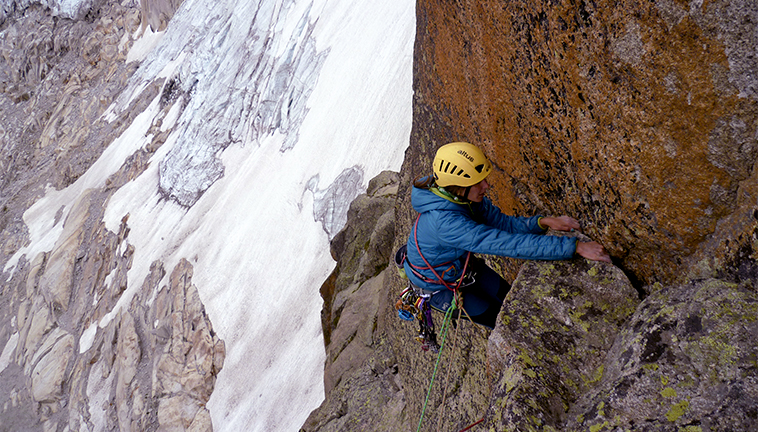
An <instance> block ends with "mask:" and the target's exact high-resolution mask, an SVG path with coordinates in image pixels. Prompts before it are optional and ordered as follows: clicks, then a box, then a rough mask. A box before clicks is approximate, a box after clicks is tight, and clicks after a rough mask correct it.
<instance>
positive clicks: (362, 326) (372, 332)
mask: <svg viewBox="0 0 758 432" xmlns="http://www.w3.org/2000/svg"><path fill="white" fill-rule="evenodd" d="M398 179H399V178H398V175H397V173H393V172H389V171H385V172H383V173H381V174H380V175H378V176H377V177H375V178H374V179H372V180H371V181H370V182H369V186H368V189H367V191H366V194H364V195H361V196H359V197H358V198H356V199H355V200H354V201H353V203H352V204H351V206H350V210H349V212H348V220H347V224H346V225H345V228H344V229H343V230H342V231H340V232H339V233H337V235H336V236H335V237H334V239H333V240H332V242H331V250H332V256H333V257H334V258H335V260H336V261H337V266H336V268H335V269H334V271H333V272H332V275H331V276H330V277H329V279H328V280H327V281H326V282H325V283H324V285H323V286H322V287H321V295H322V297H323V298H324V308H323V310H322V324H323V328H324V342H325V344H326V353H327V356H326V367H325V372H324V384H325V391H326V394H327V397H326V400H325V401H324V403H323V404H322V405H321V407H319V408H318V409H317V410H315V411H313V413H312V414H311V415H310V417H309V418H308V420H307V421H306V423H305V425H304V426H303V428H302V430H303V431H344V430H405V429H408V425H407V424H405V422H406V421H407V420H406V419H404V418H402V417H401V413H402V410H403V408H404V400H403V392H402V388H403V383H402V381H401V380H400V379H399V377H398V375H397V374H398V366H397V364H396V363H395V359H394V353H393V352H392V349H391V347H390V345H389V340H388V338H387V334H386V331H387V324H386V322H387V320H388V319H390V320H391V319H394V318H393V317H392V316H391V315H389V311H390V309H391V306H390V304H389V296H388V286H389V284H390V280H391V278H392V275H393V274H394V273H396V270H395V269H394V266H393V267H392V268H390V267H387V265H388V264H389V261H390V255H391V249H392V241H393V239H394V236H395V216H394V207H395V198H396V194H397V186H398Z"/></svg>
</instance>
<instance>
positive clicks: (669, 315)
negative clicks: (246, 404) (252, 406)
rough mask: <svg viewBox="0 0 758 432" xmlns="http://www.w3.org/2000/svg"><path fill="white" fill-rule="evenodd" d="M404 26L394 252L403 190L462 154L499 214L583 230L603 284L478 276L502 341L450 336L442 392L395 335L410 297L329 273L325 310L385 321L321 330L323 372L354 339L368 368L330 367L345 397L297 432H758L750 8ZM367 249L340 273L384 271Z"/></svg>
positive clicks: (450, 8) (445, 16) (716, 6)
mask: <svg viewBox="0 0 758 432" xmlns="http://www.w3.org/2000/svg"><path fill="white" fill-rule="evenodd" d="M417 24H418V26H417V36H416V45H415V54H414V91H415V96H414V107H413V110H414V119H413V120H414V122H413V132H412V135H411V142H410V147H409V149H408V151H407V152H406V159H405V163H404V165H403V168H402V171H401V172H400V183H399V186H398V195H397V202H396V207H395V210H396V213H395V215H396V220H395V228H394V229H395V233H396V234H395V240H394V244H393V248H392V249H391V250H394V248H396V247H397V246H399V245H400V244H402V243H404V242H405V236H407V234H408V232H409V230H410V225H411V222H412V220H413V219H414V212H413V210H412V209H411V208H410V194H409V192H410V182H411V181H412V179H413V178H415V177H416V176H418V175H423V174H428V172H429V166H430V162H431V159H432V158H433V156H434V152H435V150H436V148H437V147H439V146H440V145H442V144H445V143H447V142H450V141H453V140H466V141H470V142H474V143H477V144H478V145H480V146H482V148H483V149H484V150H485V152H486V153H487V155H488V156H489V157H490V158H491V160H492V161H493V164H494V166H495V171H494V173H493V174H492V175H491V176H490V179H491V183H493V186H494V187H493V189H492V193H491V196H492V198H493V200H494V201H495V202H496V203H497V204H498V205H499V206H500V207H501V208H502V209H503V210H504V211H505V212H507V213H510V214H521V215H523V214H535V213H540V214H546V215H559V214H569V215H572V216H574V217H577V218H578V219H580V220H581V221H582V222H583V227H584V231H585V233H586V234H587V235H588V236H589V237H590V238H592V239H594V240H597V241H599V242H601V243H602V244H604V245H605V247H606V248H607V249H608V250H609V251H610V253H611V254H612V256H613V258H614V264H613V265H610V264H602V263H591V262H587V261H585V260H583V259H579V258H577V259H573V260H570V261H566V262H556V263H540V262H531V263H524V262H520V261H516V260H506V259H499V258H495V257H487V259H488V261H489V263H490V265H491V266H492V267H493V268H496V269H497V270H498V271H500V272H501V274H502V275H503V276H504V277H506V279H508V280H511V281H513V288H512V290H511V292H510V294H509V296H508V298H507V299H506V303H505V304H504V307H503V310H502V312H501V314H500V316H499V319H498V324H497V326H496V328H495V329H494V330H492V331H488V330H483V329H477V328H475V327H473V326H471V325H468V324H467V323H465V322H463V323H460V325H459V326H458V329H456V330H454V331H453V330H451V332H450V334H449V335H448V338H449V339H448V344H447V346H446V347H444V348H443V350H442V356H441V358H440V359H441V361H440V365H441V369H442V371H443V372H444V373H438V374H437V375H435V377H436V378H435V381H432V376H433V374H434V363H435V361H436V360H437V358H436V356H435V355H433V354H432V353H429V352H423V351H421V350H420V348H419V344H418V343H417V342H415V341H414V340H413V337H414V336H415V332H416V329H415V328H414V326H413V324H408V323H406V322H403V321H401V320H399V319H397V318H386V317H392V316H394V315H395V311H394V310H393V308H392V307H391V305H392V304H393V302H394V299H395V298H397V296H398V295H399V294H400V291H401V290H402V289H403V288H404V282H403V281H402V280H401V279H400V278H399V277H398V276H397V275H396V274H394V273H393V272H392V271H390V272H389V273H387V270H384V271H383V272H382V273H378V274H376V275H375V276H374V278H373V279H367V280H366V278H365V276H362V277H361V278H359V280H356V276H355V275H356V273H354V272H353V271H352V270H349V271H348V270H343V269H344V267H343V266H342V264H340V265H338V267H337V269H336V273H335V274H333V275H332V277H331V278H330V280H329V281H327V283H326V284H325V288H322V293H323V292H325V291H326V292H333V291H334V290H335V289H337V290H339V291H340V292H341V293H342V294H343V295H345V296H348V297H347V299H342V300H341V302H342V303H344V304H348V303H349V302H358V301H359V300H358V298H359V297H363V296H370V297H372V298H376V296H379V297H382V296H384V297H386V298H385V300H384V301H383V302H380V301H377V300H374V301H373V303H372V304H374V305H376V304H378V305H380V308H382V307H383V308H384V309H383V310H381V311H380V312H379V313H378V314H376V312H374V311H376V308H375V307H374V308H372V309H371V311H372V312H371V314H369V315H368V316H370V317H377V318H372V319H370V320H368V321H366V322H360V323H356V322H355V320H351V321H350V322H342V321H341V320H334V319H331V320H326V321H325V322H324V326H325V332H327V333H328V332H330V331H331V338H330V339H329V341H328V345H327V352H329V353H331V354H330V358H331V359H332V360H331V361H334V359H335V358H336V359H337V361H339V356H340V349H341V348H340V347H342V346H345V345H347V344H350V343H353V344H354V343H356V340H358V339H357V338H356V337H355V336H356V335H358V334H361V335H362V336H361V338H360V344H361V350H362V351H363V352H366V351H369V352H371V353H370V354H367V355H364V356H363V357H356V356H351V357H350V358H351V359H353V361H355V363H354V364H353V368H352V369H348V368H342V369H340V371H339V374H338V376H337V378H336V379H335V375H334V372H335V369H334V368H333V367H330V361H328V362H327V373H326V382H327V383H329V382H336V381H339V383H338V384H337V387H336V390H334V388H335V387H333V386H329V385H328V386H327V388H328V389H329V388H333V389H332V390H331V391H328V392H327V399H326V401H325V403H324V405H323V406H322V407H321V408H320V409H319V410H317V411H315V412H314V413H313V414H312V415H311V418H310V419H309V422H308V423H306V425H305V426H304V430H307V431H310V430H333V431H347V430H367V429H371V430H417V429H420V430H462V429H463V428H465V427H468V426H470V425H472V424H475V423H477V422H478V421H479V420H481V422H480V423H478V424H477V425H476V426H474V429H472V430H492V431H495V430H497V431H510V430H546V431H551V430H552V431H580V430H583V431H586V430H589V431H592V432H598V431H603V430H608V431H611V430H613V431H616V430H625V431H626V430H646V431H687V432H695V431H698V432H702V431H733V430H753V429H755V428H756V427H758V411H756V410H755V408H754V407H755V406H756V405H757V404H758V384H757V380H758V368H757V367H756V363H755V359H756V358H758V351H757V350H756V348H755V346H754V344H753V343H751V342H750V341H751V340H752V338H753V337H754V336H753V334H754V333H755V331H756V326H755V323H756V321H758V310H756V309H755V304H756V300H758V298H757V296H758V292H757V291H756V289H757V288H758V286H756V284H757V283H758V282H756V281H758V265H757V264H756V260H757V259H758V170H756V169H755V167H756V163H757V161H758V141H757V136H758V110H757V108H758V105H757V102H758V93H757V92H756V89H758V79H757V78H756V77H758V61H756V57H755V48H756V46H758V39H756V38H757V37H758V36H757V35H758V33H756V28H758V8H756V6H755V4H754V3H753V2H745V1H740V0H734V1H721V0H717V1H713V2H699V1H692V2H681V1H673V0H671V1H670V0H659V1H655V2H653V1H649V2H644V1H629V2H626V1H624V2H621V3H619V2H613V3H609V2H588V1H585V0H579V1H575V0H567V1H559V2H539V1H538V2H506V3H503V2H491V1H483V2H441V1H433V0H428V1H427V0H421V1H419V2H418V3H417ZM372 223H373V220H372V219H360V220H358V219H352V220H349V221H348V226H349V227H350V226H353V228H348V229H355V227H356V226H364V225H366V224H372ZM362 229H364V230H365V229H366V228H365V227H364V228H362ZM365 244H368V243H367V240H366V239H365V238H364V239H362V240H360V239H359V240H356V245H357V246H356V247H353V248H344V247H341V248H338V249H337V250H336V252H339V251H340V250H341V251H342V255H339V254H338V255H337V256H336V257H335V259H337V260H338V262H340V263H342V262H344V261H345V260H353V261H355V260H371V259H375V258H376V257H377V256H381V257H382V258H384V256H385V255H384V254H387V253H391V250H386V251H384V252H382V254H380V255H374V258H370V257H369V256H371V254H375V253H376V252H372V251H370V250H367V249H366V248H365V247H362V246H361V245H365ZM352 254H354V255H352ZM343 272H344V273H343ZM346 278H347V279H346ZM337 280H351V281H353V282H352V283H353V285H350V284H344V283H343V284H342V285H335V281H337ZM361 280H363V281H364V282H360V281H361ZM379 281H381V283H380V282H379ZM337 286H341V288H335V287H337ZM348 286H352V288H351V289H349V290H348V289H347V287H348ZM350 292H352V293H354V294H353V296H354V297H351V296H350V294H349V293H350ZM328 298H329V295H326V296H325V299H328ZM325 304H326V306H325V307H326V309H325V315H326V316H331V317H332V318H333V317H334V315H329V313H330V312H329V310H333V309H334V303H333V302H331V301H326V303H325ZM435 319H436V322H437V324H438V329H439V325H440V324H441V322H442V316H441V315H437V316H436V317H435ZM369 322H370V323H371V329H370V330H369V329H368V323H369ZM382 323H385V324H386V326H385V327H382ZM341 326H343V327H342V329H341V330H338V329H339V328H340V327H341ZM346 328H350V329H351V330H349V331H347V330H346ZM456 332H457V333H456ZM338 335H340V336H338ZM345 335H350V336H345ZM342 352H347V351H342ZM379 359H381V360H379ZM342 361H345V360H342ZM378 365H380V366H378ZM448 368H449V369H450V372H446V369H448ZM369 371H371V372H369ZM430 384H431V385H430ZM377 388H381V389H384V391H383V392H377V391H375V390H374V389H377ZM428 389H430V390H429V393H428V400H427V391H428ZM377 401H383V404H381V403H378V402H377ZM391 413H392V414H395V416H394V417H391V416H390V414H391ZM357 425H360V426H361V427H358V426H357Z"/></svg>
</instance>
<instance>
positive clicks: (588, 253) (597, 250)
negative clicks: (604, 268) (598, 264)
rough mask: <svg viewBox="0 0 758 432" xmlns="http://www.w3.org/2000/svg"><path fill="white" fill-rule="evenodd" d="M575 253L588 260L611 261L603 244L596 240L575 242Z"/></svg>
mask: <svg viewBox="0 0 758 432" xmlns="http://www.w3.org/2000/svg"><path fill="white" fill-rule="evenodd" d="M576 253H577V254H578V255H581V256H583V257H585V258H587V259H588V260H592V261H603V262H607V263H609V262H611V256H610V255H608V252H606V251H605V248H604V247H603V245H601V244H600V243H598V242H594V241H592V242H582V241H577V242H576Z"/></svg>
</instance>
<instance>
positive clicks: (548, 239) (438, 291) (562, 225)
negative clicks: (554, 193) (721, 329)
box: [403, 142, 610, 328]
mask: <svg viewBox="0 0 758 432" xmlns="http://www.w3.org/2000/svg"><path fill="white" fill-rule="evenodd" d="M491 170H492V165H491V164H490V162H489V160H488V159H487V157H486V156H485V155H484V153H482V151H481V150H479V148H477V147H476V146H474V145H473V144H469V143H464V142H455V143H450V144H447V145H444V146H442V147H440V148H439V150H437V154H436V156H435V158H434V162H433V172H434V175H432V176H426V177H420V178H417V179H416V180H415V181H414V183H413V191H412V193H411V202H412V204H413V208H414V209H415V210H416V211H417V212H419V216H418V219H417V220H416V222H415V224H414V225H413V226H412V228H411V232H410V235H409V236H408V244H407V258H406V259H405V262H404V264H403V267H404V270H405V274H406V275H407V277H408V278H409V280H410V282H411V283H412V284H413V285H415V286H416V287H418V288H419V289H421V290H422V291H423V293H424V294H428V295H431V298H430V299H429V302H430V304H431V305H432V307H434V308H435V309H437V310H439V311H442V312H445V311H447V309H448V308H449V307H450V305H451V304H452V299H453V292H454V290H455V289H459V290H460V292H461V293H462V295H463V309H464V311H465V312H466V313H467V314H468V316H470V318H471V320H472V321H474V322H476V323H479V324H482V325H484V326H487V327H489V328H494V326H495V320H496V319H497V315H498V314H499V313H500V308H501V306H502V304H503V301H504V300H505V296H506V294H507V293H508V291H509V290H510V285H509V284H508V282H506V281H505V280H504V279H503V278H501V277H500V275H498V274H497V273H496V272H495V271H494V270H492V269H491V268H489V267H488V266H487V265H486V264H485V263H484V261H483V260H481V259H480V258H477V257H474V256H473V255H472V253H479V254H490V255H500V256H507V257H512V258H521V259H535V260H561V259H569V258H571V257H573V256H574V255H575V254H578V255H580V256H583V257H585V258H587V259H590V260H596V261H605V262H610V256H609V255H608V253H607V252H606V251H605V249H604V248H603V246H602V245H600V244H599V243H597V242H580V241H578V240H577V239H576V238H575V237H562V236H546V235H543V234H544V233H545V232H546V231H547V229H548V228H552V229H554V230H558V231H575V230H576V231H579V230H580V225H579V222H578V221H577V220H575V219H573V218H571V217H568V216H560V217H542V216H533V217H515V216H507V215H505V214H503V213H502V212H501V211H500V209H499V208H498V207H496V206H495V205H494V204H492V202H491V201H490V200H489V198H487V197H486V196H485V194H486V192H487V190H488V189H489V188H490V185H489V183H487V176H488V175H489V173H490V171H491ZM464 269H465V270H464ZM464 272H465V275H464V277H463V279H462V280H461V273H464ZM463 317H465V315H463Z"/></svg>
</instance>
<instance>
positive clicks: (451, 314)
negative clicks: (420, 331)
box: [416, 296, 456, 432]
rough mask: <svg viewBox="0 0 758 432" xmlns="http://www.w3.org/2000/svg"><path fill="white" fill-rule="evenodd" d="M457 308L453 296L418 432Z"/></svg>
mask: <svg viewBox="0 0 758 432" xmlns="http://www.w3.org/2000/svg"><path fill="white" fill-rule="evenodd" d="M455 308H456V305H455V296H453V302H452V304H451V305H450V307H449V308H448V309H447V311H446V312H445V320H444V321H442V330H441V332H442V343H441V344H440V352H439V353H438V354H437V362H436V363H435V364H434V372H432V380H431V381H430V382H429V389H428V390H427V391H426V399H425V400H424V408H422V409H421V418H419V419H418V428H416V432H419V431H420V430H421V423H422V422H423V421H424V414H425V413H426V406H427V404H428V403H429V395H431V394H432V388H433V387H434V378H435V377H436V376H437V367H438V366H439V365H440V360H441V359H442V350H443V349H444V348H445V337H447V329H448V328H449V327H450V326H449V325H448V324H449V323H450V319H451V318H452V316H453V310H454V309H455Z"/></svg>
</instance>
